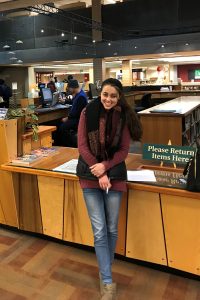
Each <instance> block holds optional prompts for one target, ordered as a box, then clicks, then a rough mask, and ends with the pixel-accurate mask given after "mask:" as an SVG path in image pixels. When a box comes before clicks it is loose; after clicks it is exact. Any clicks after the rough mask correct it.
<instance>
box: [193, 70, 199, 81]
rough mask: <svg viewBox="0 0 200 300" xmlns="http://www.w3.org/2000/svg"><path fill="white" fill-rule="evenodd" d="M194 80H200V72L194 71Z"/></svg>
mask: <svg viewBox="0 0 200 300" xmlns="http://www.w3.org/2000/svg"><path fill="white" fill-rule="evenodd" d="M194 78H195V79H200V70H195V71H194Z"/></svg>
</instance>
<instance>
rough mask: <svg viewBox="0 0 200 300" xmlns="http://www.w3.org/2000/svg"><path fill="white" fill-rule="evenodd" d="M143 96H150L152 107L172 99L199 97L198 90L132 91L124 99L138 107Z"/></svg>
mask: <svg viewBox="0 0 200 300" xmlns="http://www.w3.org/2000/svg"><path fill="white" fill-rule="evenodd" d="M145 94H151V100H152V104H153V105H157V104H159V103H164V102H166V101H169V100H171V99H174V98H178V97H184V96H200V90H196V91H195V90H194V91H189V90H188V91H183V90H177V91H176V90H172V91H167V92H161V91H133V92H128V93H126V94H125V98H126V100H127V101H128V103H129V104H130V105H131V106H133V105H138V104H139V103H140V100H141V99H142V97H143V96H144V95H145Z"/></svg>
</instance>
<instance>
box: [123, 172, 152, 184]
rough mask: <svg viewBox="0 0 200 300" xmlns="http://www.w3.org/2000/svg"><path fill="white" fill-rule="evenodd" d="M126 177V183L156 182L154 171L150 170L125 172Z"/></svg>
mask: <svg viewBox="0 0 200 300" xmlns="http://www.w3.org/2000/svg"><path fill="white" fill-rule="evenodd" d="M127 177H128V181H146V182H156V177H155V175H154V171H151V170H138V171H127Z"/></svg>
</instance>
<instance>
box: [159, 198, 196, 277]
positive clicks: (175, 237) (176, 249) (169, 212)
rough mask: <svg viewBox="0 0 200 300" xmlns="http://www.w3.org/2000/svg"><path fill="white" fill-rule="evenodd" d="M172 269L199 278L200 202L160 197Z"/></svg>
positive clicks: (189, 199)
mask: <svg viewBox="0 0 200 300" xmlns="http://www.w3.org/2000/svg"><path fill="white" fill-rule="evenodd" d="M161 201H162V210H163V222H164V229H165V237H166V246H167V254H168V260H169V266H170V267H172V268H175V269H179V270H183V271H186V272H190V273H193V274H196V275H200V218H199V212H200V201H199V199H195V198H193V199H191V198H187V197H177V196H169V195H165V194H161Z"/></svg>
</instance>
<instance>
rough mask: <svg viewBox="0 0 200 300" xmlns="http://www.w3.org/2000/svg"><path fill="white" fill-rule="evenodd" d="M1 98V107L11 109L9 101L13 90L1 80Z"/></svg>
mask: <svg viewBox="0 0 200 300" xmlns="http://www.w3.org/2000/svg"><path fill="white" fill-rule="evenodd" d="M0 97H1V98H2V99H3V102H2V103H1V107H6V108H8V107H9V99H10V97H12V90H11V88H10V87H9V86H8V85H7V84H5V81H4V80H3V79H0Z"/></svg>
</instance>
